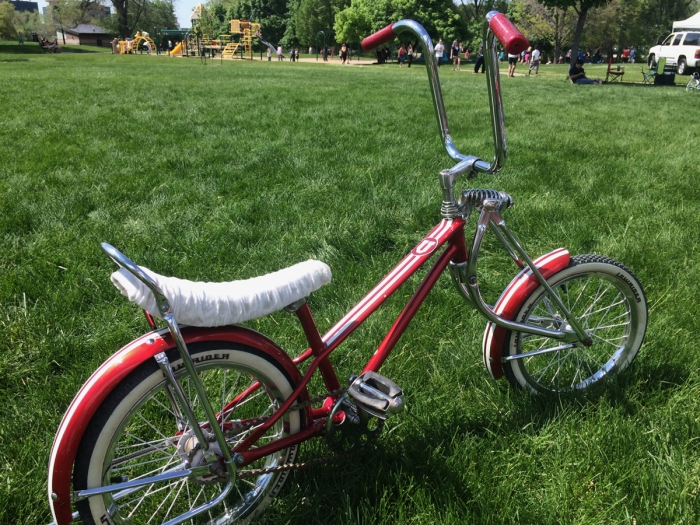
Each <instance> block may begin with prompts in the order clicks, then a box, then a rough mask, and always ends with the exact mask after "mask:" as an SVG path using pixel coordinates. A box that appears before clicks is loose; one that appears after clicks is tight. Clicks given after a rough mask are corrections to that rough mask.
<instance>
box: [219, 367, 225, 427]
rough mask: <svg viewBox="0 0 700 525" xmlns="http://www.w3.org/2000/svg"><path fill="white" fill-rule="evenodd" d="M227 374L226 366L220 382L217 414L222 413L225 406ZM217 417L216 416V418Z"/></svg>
mask: <svg viewBox="0 0 700 525" xmlns="http://www.w3.org/2000/svg"><path fill="white" fill-rule="evenodd" d="M227 375H228V368H227V369H225V370H224V380H223V381H222V382H221V410H219V414H221V415H222V417H223V413H224V407H225V406H226V376H227ZM217 419H218V418H217ZM220 426H221V428H223V427H224V422H223V421H221V425H220Z"/></svg>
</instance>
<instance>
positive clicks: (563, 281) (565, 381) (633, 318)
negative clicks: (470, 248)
mask: <svg viewBox="0 0 700 525" xmlns="http://www.w3.org/2000/svg"><path fill="white" fill-rule="evenodd" d="M547 282H548V283H549V285H550V286H551V287H552V289H553V290H554V293H556V294H557V295H558V296H559V298H560V299H561V301H562V303H563V304H564V306H565V307H566V308H567V309H568V310H569V312H571V314H572V315H573V316H574V317H576V319H578V321H579V323H581V325H582V327H583V329H584V330H585V331H586V332H587V333H588V334H589V335H590V337H591V338H592V340H593V344H592V346H589V347H586V346H584V345H583V344H580V343H574V344H573V346H571V345H570V344H567V343H564V342H562V341H559V340H555V339H550V338H547V337H541V336H536V335H530V334H525V333H521V332H512V331H509V332H508V334H507V336H506V338H505V342H504V348H503V356H504V357H508V356H516V355H518V354H525V353H528V352H535V351H543V350H544V351H546V350H548V349H556V348H558V347H563V348H561V349H559V350H553V351H551V352H544V353H539V354H536V355H531V356H529V357H524V358H521V359H514V360H511V361H507V362H504V364H503V369H504V372H505V375H506V377H507V378H508V380H509V381H510V382H511V383H512V384H513V385H515V386H519V387H523V388H526V389H528V390H530V391H531V392H533V393H535V394H537V393H563V392H569V391H575V390H583V389H586V388H589V387H591V386H592V385H594V384H596V383H599V382H601V381H602V380H604V379H605V378H607V377H609V376H611V375H614V374H616V373H618V372H621V371H622V370H624V369H625V368H626V367H627V365H629V364H630V363H631V362H632V360H633V359H634V358H635V356H636V355H637V352H638V351H639V347H640V346H641V345H642V341H643V340H644V334H645V332H646V325H647V301H646V296H645V295H644V290H643V289H642V285H641V284H640V283H639V281H638V280H637V277H636V276H635V275H634V274H633V273H632V272H631V271H630V270H629V269H627V268H626V267H625V266H624V265H622V264H621V263H619V262H617V261H615V260H613V259H610V258H608V257H602V256H600V255H577V256H575V257H572V258H571V261H570V263H569V266H568V267H567V268H565V269H564V270H562V271H560V272H559V273H557V274H555V275H554V276H552V277H551V278H549V279H548V281H547ZM515 320H516V321H518V322H520V323H529V324H536V325H538V326H541V327H544V328H550V329H557V330H561V329H566V328H567V323H566V321H565V319H564V316H563V315H562V314H561V312H560V311H559V308H557V306H556V305H555V304H554V302H553V301H552V300H551V298H550V297H549V295H548V294H547V293H546V292H545V290H544V288H543V287H542V286H539V287H538V288H537V289H536V290H535V291H534V292H533V293H532V294H531V295H530V296H529V297H528V298H527V299H526V300H525V302H524V303H523V305H522V306H521V307H520V310H518V313H517V315H516V317H515Z"/></svg>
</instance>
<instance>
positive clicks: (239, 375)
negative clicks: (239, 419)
mask: <svg viewBox="0 0 700 525" xmlns="http://www.w3.org/2000/svg"><path fill="white" fill-rule="evenodd" d="M241 375H242V374H241V373H240V372H238V375H237V376H236V380H235V381H234V382H233V386H232V387H231V389H230V390H229V392H236V387H237V386H238V380H239V379H240V378H241ZM227 397H231V396H227ZM232 414H233V409H231V410H229V411H228V413H226V414H224V409H223V408H222V409H221V416H222V417H223V419H222V421H221V422H222V424H223V423H225V422H226V420H227V419H228V418H229V416H231V415H232Z"/></svg>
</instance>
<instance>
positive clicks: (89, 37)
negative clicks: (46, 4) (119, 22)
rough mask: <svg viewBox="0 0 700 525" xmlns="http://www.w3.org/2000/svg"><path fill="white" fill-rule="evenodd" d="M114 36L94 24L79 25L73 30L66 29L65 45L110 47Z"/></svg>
mask: <svg viewBox="0 0 700 525" xmlns="http://www.w3.org/2000/svg"><path fill="white" fill-rule="evenodd" d="M115 36H116V35H115V34H114V33H110V32H109V31H108V30H107V29H105V28H103V27H100V26H96V25H94V24H80V25H78V26H77V27H74V28H73V29H66V44H74V45H82V46H105V47H107V46H110V45H112V39H113V38H114V37H115Z"/></svg>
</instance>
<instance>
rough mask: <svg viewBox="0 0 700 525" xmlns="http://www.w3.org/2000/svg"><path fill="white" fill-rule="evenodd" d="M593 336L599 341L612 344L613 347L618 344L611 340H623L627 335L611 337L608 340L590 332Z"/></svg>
mask: <svg viewBox="0 0 700 525" xmlns="http://www.w3.org/2000/svg"><path fill="white" fill-rule="evenodd" d="M592 335H593V337H594V338H596V339H598V340H599V341H602V342H603V343H607V344H609V345H611V346H614V347H615V348H618V347H619V346H620V345H619V344H618V343H614V342H613V341H620V342H621V341H624V340H626V339H627V335H626V334H625V335H621V336H620V337H617V338H612V339H610V340H608V339H605V338H603V337H600V336H599V335H598V334H592Z"/></svg>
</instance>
